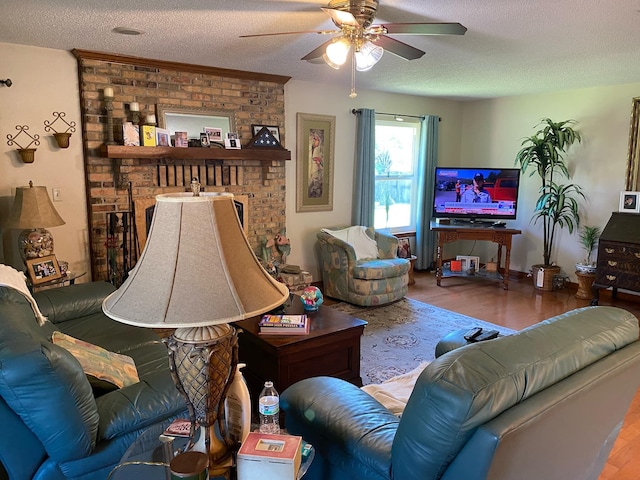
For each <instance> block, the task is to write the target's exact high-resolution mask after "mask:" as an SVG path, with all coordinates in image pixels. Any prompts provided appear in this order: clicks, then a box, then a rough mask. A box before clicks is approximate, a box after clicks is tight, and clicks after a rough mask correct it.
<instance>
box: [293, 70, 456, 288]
mask: <svg viewBox="0 0 640 480" xmlns="http://www.w3.org/2000/svg"><path fill="white" fill-rule="evenodd" d="M318 67H319V68H323V67H322V66H321V65H318ZM354 108H355V109H358V108H373V109H375V110H376V111H379V112H385V113H401V114H406V115H424V114H430V115H439V116H440V117H441V118H442V122H441V123H440V154H441V155H442V157H443V158H447V159H448V160H449V161H451V162H454V163H455V162H456V161H458V159H459V155H460V151H459V144H460V137H459V132H460V129H461V122H462V104H461V103H459V102H452V101H447V100H438V99H433V98H426V97H415V96H408V95H395V94H388V93H380V92H372V91H364V90H362V91H359V92H358V96H357V97H356V98H355V99H351V98H349V89H348V88H345V87H334V86H331V85H323V84H322V85H321V84H316V83H309V82H300V81H295V80H291V81H289V82H288V83H287V84H286V85H285V122H286V129H287V132H289V135H288V136H287V145H286V146H287V148H288V149H289V150H291V152H292V162H291V164H288V165H287V235H288V236H289V238H290V240H291V255H290V256H289V259H288V262H289V263H292V264H295V265H300V266H301V267H302V268H303V269H306V270H308V271H309V272H311V274H312V275H313V278H314V280H318V279H320V277H319V272H318V268H317V266H316V265H317V262H316V255H315V250H314V247H315V242H316V232H317V231H318V230H319V229H321V228H323V227H330V226H337V225H349V224H350V223H351V192H352V187H353V167H354V155H355V130H356V117H355V115H353V114H352V113H351V110H352V109H354ZM298 112H300V113H314V114H322V115H334V116H335V117H336V141H335V145H336V151H335V172H334V184H333V191H334V197H333V211H329V212H304V213H297V212H296V168H295V159H296V158H297V151H296V136H295V134H292V132H295V131H296V114H297V113H298Z"/></svg>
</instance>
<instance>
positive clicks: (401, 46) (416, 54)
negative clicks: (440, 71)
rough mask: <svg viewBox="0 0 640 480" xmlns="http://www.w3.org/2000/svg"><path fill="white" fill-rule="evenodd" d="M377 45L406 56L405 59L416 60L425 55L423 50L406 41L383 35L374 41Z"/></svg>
mask: <svg viewBox="0 0 640 480" xmlns="http://www.w3.org/2000/svg"><path fill="white" fill-rule="evenodd" d="M373 43H374V44H376V45H379V46H380V47H382V48H384V49H385V51H387V52H389V53H393V54H394V55H397V56H399V57H402V58H404V59H405V60H415V59H417V58H420V57H422V56H423V55H424V52H423V51H422V50H419V49H417V48H415V47H412V46H411V45H407V44H406V43H403V42H399V41H398V40H396V39H394V38H391V37H387V36H384V35H382V36H381V37H380V38H378V40H376V41H375V42H373Z"/></svg>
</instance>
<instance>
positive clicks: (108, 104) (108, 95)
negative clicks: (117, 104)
mask: <svg viewBox="0 0 640 480" xmlns="http://www.w3.org/2000/svg"><path fill="white" fill-rule="evenodd" d="M102 96H103V97H104V103H105V109H106V110H107V145H115V144H116V142H115V140H114V139H113V88H111V87H107V88H105V89H104V90H103V91H102Z"/></svg>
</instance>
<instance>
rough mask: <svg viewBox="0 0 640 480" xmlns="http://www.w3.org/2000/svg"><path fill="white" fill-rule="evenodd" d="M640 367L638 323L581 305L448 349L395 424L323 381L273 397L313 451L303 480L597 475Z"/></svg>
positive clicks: (639, 380) (349, 390) (367, 399)
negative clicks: (511, 331)
mask: <svg viewBox="0 0 640 480" xmlns="http://www.w3.org/2000/svg"><path fill="white" fill-rule="evenodd" d="M638 372H640V342H639V341H638V319H637V318H636V317H634V316H633V315H632V314H631V313H629V312H627V311H626V310H622V309H618V308H613V307H587V308H583V309H577V310H574V311H571V312H568V313H565V314H563V315H560V316H558V317H554V318H552V319H549V320H546V321H544V322H541V323H539V324H536V325H534V326H532V327H530V328H528V329H525V330H523V331H521V332H518V333H516V334H513V335H509V336H505V337H500V338H498V339H495V340H489V341H486V342H481V343H476V344H471V345H467V346H464V347H461V348H458V349H455V350H452V351H450V352H448V353H445V354H444V355H442V356H440V357H439V358H437V359H436V360H434V361H432V362H431V363H430V364H429V366H427V367H426V368H425V370H424V371H423V372H422V373H421V374H420V376H419V377H418V380H417V382H416V384H415V386H414V389H413V391H412V393H411V396H410V398H409V400H408V403H407V405H406V407H405V410H404V412H403V414H402V416H401V418H398V417H396V416H394V415H393V414H391V412H389V411H388V410H387V409H385V408H384V407H383V406H382V405H381V404H380V403H378V402H377V401H376V400H374V399H373V397H371V396H369V395H368V394H366V393H365V392H363V391H362V390H360V389H358V388H357V387H355V386H354V385H351V384H349V383H347V382H344V381H342V380H339V379H335V378H328V377H316V378H309V379H305V380H302V381H300V382H298V383H296V384H294V385H292V386H290V387H289V388H288V389H286V390H285V391H284V392H283V393H282V395H281V398H280V401H281V406H282V408H283V410H284V412H285V422H286V428H287V430H288V431H289V432H290V433H292V434H296V435H302V436H303V437H304V439H305V440H306V441H308V442H310V443H311V444H312V445H314V446H315V448H316V457H315V459H314V461H313V463H312V466H311V469H310V470H309V472H308V473H307V475H309V477H308V478H309V479H317V480H320V479H322V480H336V479H344V480H347V479H348V480H359V479H361V480H365V479H366V480H382V479H385V480H388V479H396V480H429V479H445V480H462V479H464V480H479V479H494V480H496V479H499V480H507V479H509V480H540V479H544V480H556V479H557V480H567V479H576V480H578V479H580V480H587V479H589V480H596V479H597V478H598V475H599V473H600V471H601V470H602V468H603V466H604V464H605V462H606V460H607V458H608V455H609V452H610V451H611V447H612V446H613V443H614V441H615V439H616V437H617V435H618V433H619V431H620V428H621V426H622V421H623V418H624V415H625V413H626V411H627V409H628V407H629V404H630V402H631V400H632V398H633V396H634V394H635V393H636V390H637V389H638V386H639V385H640V375H639V374H638ZM305 480H307V477H305Z"/></svg>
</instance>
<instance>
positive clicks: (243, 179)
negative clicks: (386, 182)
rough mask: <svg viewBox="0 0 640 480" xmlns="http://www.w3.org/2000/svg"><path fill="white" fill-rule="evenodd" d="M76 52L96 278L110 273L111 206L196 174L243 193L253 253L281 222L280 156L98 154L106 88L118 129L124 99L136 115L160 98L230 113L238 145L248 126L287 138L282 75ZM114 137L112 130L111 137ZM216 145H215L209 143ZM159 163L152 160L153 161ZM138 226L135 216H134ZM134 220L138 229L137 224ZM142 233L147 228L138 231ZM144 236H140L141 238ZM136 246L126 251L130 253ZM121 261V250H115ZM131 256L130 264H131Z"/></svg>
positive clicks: (117, 208)
mask: <svg viewBox="0 0 640 480" xmlns="http://www.w3.org/2000/svg"><path fill="white" fill-rule="evenodd" d="M73 53H74V54H75V56H76V58H77V59H78V71H79V77H80V78H79V83H80V101H81V108H82V136H83V145H84V160H85V181H86V191H87V205H88V212H89V228H90V242H91V266H92V272H93V280H108V279H109V278H108V277H109V269H108V266H107V261H108V249H107V240H108V238H107V233H108V225H107V221H108V218H107V217H108V213H109V212H130V211H131V210H132V209H134V210H136V212H135V215H136V218H138V216H140V215H144V212H140V211H138V210H139V208H136V207H135V205H144V204H153V203H154V201H153V199H154V197H155V195H158V194H161V193H171V192H183V191H188V186H189V183H190V182H191V178H192V176H198V177H199V179H200V182H201V183H202V185H203V190H204V191H207V192H230V193H233V194H234V195H236V196H244V197H245V198H246V202H247V203H248V205H245V219H244V221H245V232H246V233H247V237H248V238H249V242H250V244H251V246H252V248H253V249H254V251H255V252H256V253H258V252H259V245H260V242H261V240H263V239H264V238H271V237H273V236H274V235H275V234H277V233H280V232H281V231H282V230H283V229H284V228H285V220H286V211H285V210H286V209H285V193H286V185H285V162H284V161H281V160H278V161H261V160H260V152H259V151H258V152H256V158H255V160H253V159H252V160H249V161H246V160H245V161H240V160H235V161H230V160H224V161H222V160H211V161H210V160H205V161H202V160H200V161H199V162H198V161H193V160H190V161H189V160H185V161H178V160H160V162H151V163H152V164H149V162H146V161H144V162H143V161H141V160H140V159H125V158H123V159H113V158H105V157H103V156H102V153H101V147H102V146H103V144H104V143H105V142H106V141H107V115H106V109H105V102H104V100H103V90H104V88H106V87H111V88H113V90H114V101H113V118H114V124H115V125H116V128H118V126H119V125H120V124H121V123H122V122H123V121H130V120H131V118H127V115H130V114H129V110H128V105H129V103H130V102H138V103H139V104H140V110H141V115H142V116H143V117H144V115H146V114H155V115H156V117H157V115H158V114H157V112H156V105H157V104H167V105H176V106H179V107H193V108H206V109H208V110H214V111H222V110H230V111H233V112H235V122H236V130H237V132H238V134H239V137H240V143H241V145H245V144H246V143H247V142H248V141H249V140H250V139H251V137H252V133H251V125H252V124H257V125H277V126H278V127H279V129H280V140H281V143H282V145H283V146H284V145H286V144H285V131H284V83H286V81H287V80H288V78H287V77H277V76H271V75H262V74H253V73H251V72H240V71H234V70H221V69H214V68H208V67H200V66H193V65H184V64H175V63H171V62H163V61H156V60H147V59H139V58H132V57H121V56H115V55H110V54H101V53H99V52H87V51H78V50H75V51H74V52H73ZM116 138H117V137H116ZM214 150H215V149H214ZM153 163H157V164H153ZM138 224H139V225H140V222H138ZM140 229H141V228H140V227H138V231H140ZM140 233H141V234H142V236H144V234H143V233H142V232H140ZM143 240H144V239H143ZM132 254H133V252H129V256H130V257H131V255H132ZM117 255H118V261H119V262H120V263H123V262H122V260H123V259H122V252H121V251H118V253H117ZM134 263H135V259H133V261H131V259H130V261H129V264H131V265H132V264H134Z"/></svg>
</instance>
